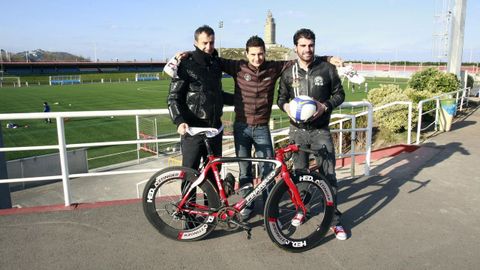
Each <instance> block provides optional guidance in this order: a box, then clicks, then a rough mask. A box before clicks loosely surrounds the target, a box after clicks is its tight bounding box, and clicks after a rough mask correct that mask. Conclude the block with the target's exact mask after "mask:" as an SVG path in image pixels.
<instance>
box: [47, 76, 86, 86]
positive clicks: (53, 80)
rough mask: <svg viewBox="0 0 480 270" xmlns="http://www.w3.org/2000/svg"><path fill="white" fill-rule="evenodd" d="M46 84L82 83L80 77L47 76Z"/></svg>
mask: <svg viewBox="0 0 480 270" xmlns="http://www.w3.org/2000/svg"><path fill="white" fill-rule="evenodd" d="M48 82H49V84H50V85H64V84H77V83H82V76H80V75H60V76H49V77H48Z"/></svg>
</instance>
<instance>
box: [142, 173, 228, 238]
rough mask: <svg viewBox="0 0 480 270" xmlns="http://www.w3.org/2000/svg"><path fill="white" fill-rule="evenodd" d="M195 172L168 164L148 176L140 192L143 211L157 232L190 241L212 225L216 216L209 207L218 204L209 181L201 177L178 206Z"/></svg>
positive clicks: (212, 226) (194, 177) (213, 225)
mask: <svg viewBox="0 0 480 270" xmlns="http://www.w3.org/2000/svg"><path fill="white" fill-rule="evenodd" d="M197 176H198V172H197V171H195V170H193V169H190V168H187V167H170V168H166V169H163V170H161V171H159V172H157V173H155V174H154V175H153V176H152V177H150V179H149V181H148V182H147V184H146V186H145V189H144V192H143V197H142V203H143V211H144V213H145V216H146V217H147V219H148V221H149V222H150V223H151V224H152V225H153V226H154V227H155V228H156V229H157V230H158V231H159V232H160V233H161V234H163V235H165V236H167V237H169V238H172V239H175V240H181V241H192V240H198V239H201V238H203V237H205V236H207V235H208V234H209V233H210V232H211V231H212V230H213V229H214V228H215V225H216V220H215V217H214V216H212V215H210V214H209V209H216V208H218V207H219V205H220V200H219V197H218V194H217V193H216V191H215V188H214V187H213V185H212V183H211V182H210V181H208V180H205V181H203V182H202V183H201V184H200V185H199V186H198V187H196V188H195V189H194V190H192V192H190V194H189V195H188V200H187V202H186V204H185V206H184V207H183V208H182V209H179V208H178V204H179V203H180V201H181V200H182V198H183V197H184V196H185V195H186V193H187V190H188V189H189V187H190V186H191V184H192V183H193V181H195V180H196V179H197ZM191 211H195V212H196V214H193V213H191Z"/></svg>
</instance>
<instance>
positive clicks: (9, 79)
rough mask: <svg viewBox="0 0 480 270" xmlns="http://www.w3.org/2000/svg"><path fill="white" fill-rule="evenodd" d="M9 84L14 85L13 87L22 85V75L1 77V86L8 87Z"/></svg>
mask: <svg viewBox="0 0 480 270" xmlns="http://www.w3.org/2000/svg"><path fill="white" fill-rule="evenodd" d="M8 86H13V87H20V86H22V83H21V82H20V77H14V76H6V77H3V76H1V77H0V87H8Z"/></svg>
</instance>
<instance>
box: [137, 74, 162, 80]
mask: <svg viewBox="0 0 480 270" xmlns="http://www.w3.org/2000/svg"><path fill="white" fill-rule="evenodd" d="M158 80H160V73H136V74H135V81H136V82H139V81H158Z"/></svg>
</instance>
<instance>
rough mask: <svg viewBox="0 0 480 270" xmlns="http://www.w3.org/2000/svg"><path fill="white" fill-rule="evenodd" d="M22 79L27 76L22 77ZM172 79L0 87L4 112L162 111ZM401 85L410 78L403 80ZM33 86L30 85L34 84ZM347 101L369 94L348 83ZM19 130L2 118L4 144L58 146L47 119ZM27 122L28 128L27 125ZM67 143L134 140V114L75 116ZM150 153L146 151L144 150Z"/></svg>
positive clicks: (164, 124)
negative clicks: (45, 107)
mask: <svg viewBox="0 0 480 270" xmlns="http://www.w3.org/2000/svg"><path fill="white" fill-rule="evenodd" d="M22 81H23V78H22ZM169 83H170V81H169V80H161V81H153V82H138V83H137V82H128V83H127V82H123V83H104V84H100V83H94V84H78V85H64V86H47V85H41V86H36V85H35V86H30V87H21V88H13V87H3V88H0V100H1V101H2V105H1V107H0V113H24V112H42V111H43V102H44V101H47V102H48V103H49V104H50V107H51V110H52V111H53V112H58V111H95V110H129V109H132V110H133V109H161V108H166V98H167V94H168V86H169ZM380 83H393V82H392V80H391V79H379V78H376V79H375V80H373V79H369V80H368V85H369V87H368V88H369V90H371V89H373V88H375V87H376V86H378V85H379V84H380ZM396 83H398V84H400V85H401V86H402V87H404V86H405V85H406V80H401V81H399V80H398V79H397V82H396ZM223 84H224V86H223V88H224V89H225V90H226V91H230V92H232V91H233V88H234V86H233V79H224V80H223ZM30 85H32V84H30ZM344 88H345V92H346V95H347V98H346V100H347V101H358V100H363V99H365V98H366V93H365V92H364V88H361V89H357V91H356V92H355V93H352V91H351V89H347V85H346V84H345V85H344ZM275 100H276V99H275ZM281 116H282V117H285V114H284V113H283V112H281V111H274V113H273V115H272V117H275V118H279V117H281ZM232 119H233V116H232V115H231V114H225V115H224V120H226V121H232ZM159 121H160V123H159V125H158V126H159V128H158V132H159V134H171V133H174V132H175V127H174V125H173V124H172V123H171V121H170V119H169V118H168V116H164V117H163V118H161V119H159ZM15 123H16V124H18V125H19V126H20V128H17V129H7V128H5V125H6V121H5V120H3V121H2V128H3V129H2V130H3V136H4V138H3V141H4V146H5V147H15V146H33V145H47V144H56V143H57V139H56V137H57V136H56V125H55V124H54V123H52V124H47V123H45V122H44V121H43V120H40V119H37V120H18V121H15ZM26 125H28V128H25V127H24V126H26ZM65 130H66V131H65V132H66V140H67V144H72V143H86V142H102V141H117V140H134V139H136V129H135V118H134V117H133V116H131V117H115V118H110V117H97V118H72V119H69V120H67V121H66V122H65ZM135 148H136V146H135V145H127V146H115V147H96V148H91V149H88V157H89V158H95V157H99V156H104V155H108V154H113V153H118V152H124V151H129V150H134V149H135ZM51 152H52V151H26V152H6V158H7V160H12V159H18V158H22V157H29V156H35V155H40V154H45V153H51ZM145 155H147V154H145ZM135 158H136V153H134V152H131V153H129V154H124V155H119V156H114V157H108V158H100V159H94V160H92V161H91V162H89V167H90V168H94V167H99V166H104V165H108V164H113V163H118V162H121V161H126V160H132V159H135Z"/></svg>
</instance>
